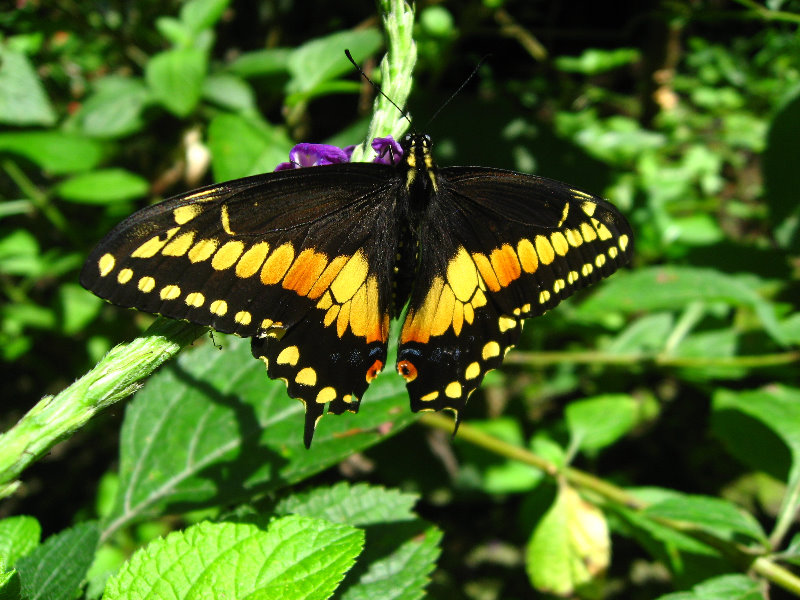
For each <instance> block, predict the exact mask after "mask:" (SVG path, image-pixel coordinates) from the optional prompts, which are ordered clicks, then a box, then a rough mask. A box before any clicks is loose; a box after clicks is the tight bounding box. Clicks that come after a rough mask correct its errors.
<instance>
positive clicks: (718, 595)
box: [658, 575, 764, 600]
mask: <svg viewBox="0 0 800 600" xmlns="http://www.w3.org/2000/svg"><path fill="white" fill-rule="evenodd" d="M658 600H764V596H763V594H762V593H761V584H760V583H759V582H758V581H757V580H755V579H753V578H751V577H748V576H747V575H721V576H719V577H713V578H711V579H708V580H707V581H704V582H703V583H699V584H697V585H696V586H694V587H693V588H692V590H691V591H690V592H677V593H674V594H667V595H665V596H659V597H658Z"/></svg>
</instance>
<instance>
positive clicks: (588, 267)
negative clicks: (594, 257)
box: [581, 263, 594, 277]
mask: <svg viewBox="0 0 800 600" xmlns="http://www.w3.org/2000/svg"><path fill="white" fill-rule="evenodd" d="M592 271H594V266H592V263H585V264H584V265H583V266H582V267H581V274H582V275H583V276H584V277H588V276H589V275H590V274H591V273H592Z"/></svg>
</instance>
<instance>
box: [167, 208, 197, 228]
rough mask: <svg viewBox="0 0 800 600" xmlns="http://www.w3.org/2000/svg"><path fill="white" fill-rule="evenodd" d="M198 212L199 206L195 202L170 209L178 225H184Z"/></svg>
mask: <svg viewBox="0 0 800 600" xmlns="http://www.w3.org/2000/svg"><path fill="white" fill-rule="evenodd" d="M199 214H200V207H199V206H197V205H196V204H185V205H183V206H179V207H178V208H176V209H175V210H173V211H172V216H173V217H174V218H175V222H176V223H177V224H178V225H185V224H186V223H188V222H189V221H191V220H192V219H194V218H195V217H196V216H197V215H199Z"/></svg>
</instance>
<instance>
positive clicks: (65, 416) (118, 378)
mask: <svg viewBox="0 0 800 600" xmlns="http://www.w3.org/2000/svg"><path fill="white" fill-rule="evenodd" d="M205 331H206V328H205V327H197V326H195V325H187V324H186V323H182V322H179V321H172V320H168V319H158V320H156V321H155V322H154V323H153V325H152V326H151V327H150V329H148V330H147V331H146V332H145V333H144V334H143V335H142V336H141V337H138V338H136V339H135V340H133V341H132V342H130V343H128V344H120V345H119V346H116V347H114V348H112V349H111V351H110V352H109V353H108V354H106V356H105V357H103V359H102V360H101V361H100V362H99V363H97V365H96V366H95V367H94V368H93V369H92V370H91V371H89V372H88V373H87V374H86V375H84V376H83V377H81V378H80V379H79V380H78V381H76V382H75V383H73V384H72V385H71V386H69V387H68V388H66V389H65V390H63V391H62V392H61V393H59V394H58V395H56V396H45V397H44V398H42V399H41V400H40V401H39V402H38V403H37V404H36V406H34V407H33V408H32V409H31V410H29V411H28V412H27V414H25V416H23V417H22V419H21V420H20V421H19V422H18V423H17V424H16V425H14V427H12V428H11V429H9V430H8V431H6V432H5V433H3V434H0V498H2V497H4V496H7V495H9V494H11V493H13V492H14V490H15V489H16V488H17V486H18V485H19V482H17V481H15V480H16V478H17V477H19V475H20V474H21V473H22V472H23V471H24V470H25V468H27V467H28V465H30V464H31V463H33V462H35V461H36V460H38V459H39V458H40V457H41V456H42V455H44V454H45V453H46V452H48V451H49V450H50V448H52V447H53V446H54V445H55V444H56V443H58V442H59V441H61V440H63V439H65V438H67V437H69V436H70V435H71V434H72V433H73V432H74V431H76V430H77V429H79V428H80V427H82V426H83V425H84V424H85V423H86V422H87V421H88V420H89V419H91V418H92V417H93V416H94V415H95V413H97V412H98V411H100V410H102V409H103V408H105V407H107V406H110V405H111V404H114V403H116V402H119V401H120V400H123V399H125V398H126V397H128V396H129V395H131V394H132V393H133V392H134V391H136V390H137V389H138V388H139V386H140V384H139V382H140V381H141V380H142V379H144V378H145V377H147V376H148V375H150V374H151V373H152V372H153V371H155V370H156V369H157V368H158V367H159V366H160V365H161V364H162V363H163V362H164V361H166V360H168V359H170V358H171V357H172V356H174V355H175V354H176V353H177V352H178V351H179V350H180V349H181V348H182V347H183V346H185V345H187V344H189V343H191V342H192V341H194V340H195V339H196V338H197V337H198V336H200V335H202V334H203V333H205Z"/></svg>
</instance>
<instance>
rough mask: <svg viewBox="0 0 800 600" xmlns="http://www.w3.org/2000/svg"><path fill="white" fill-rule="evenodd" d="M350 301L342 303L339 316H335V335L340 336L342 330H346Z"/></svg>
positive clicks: (348, 322) (342, 333)
mask: <svg viewBox="0 0 800 600" xmlns="http://www.w3.org/2000/svg"><path fill="white" fill-rule="evenodd" d="M350 306H351V305H350V302H345V303H344V304H342V308H340V309H339V316H338V317H336V335H338V336H339V337H342V336H343V335H344V332H345V331H347V326H348V325H349V324H350Z"/></svg>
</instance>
